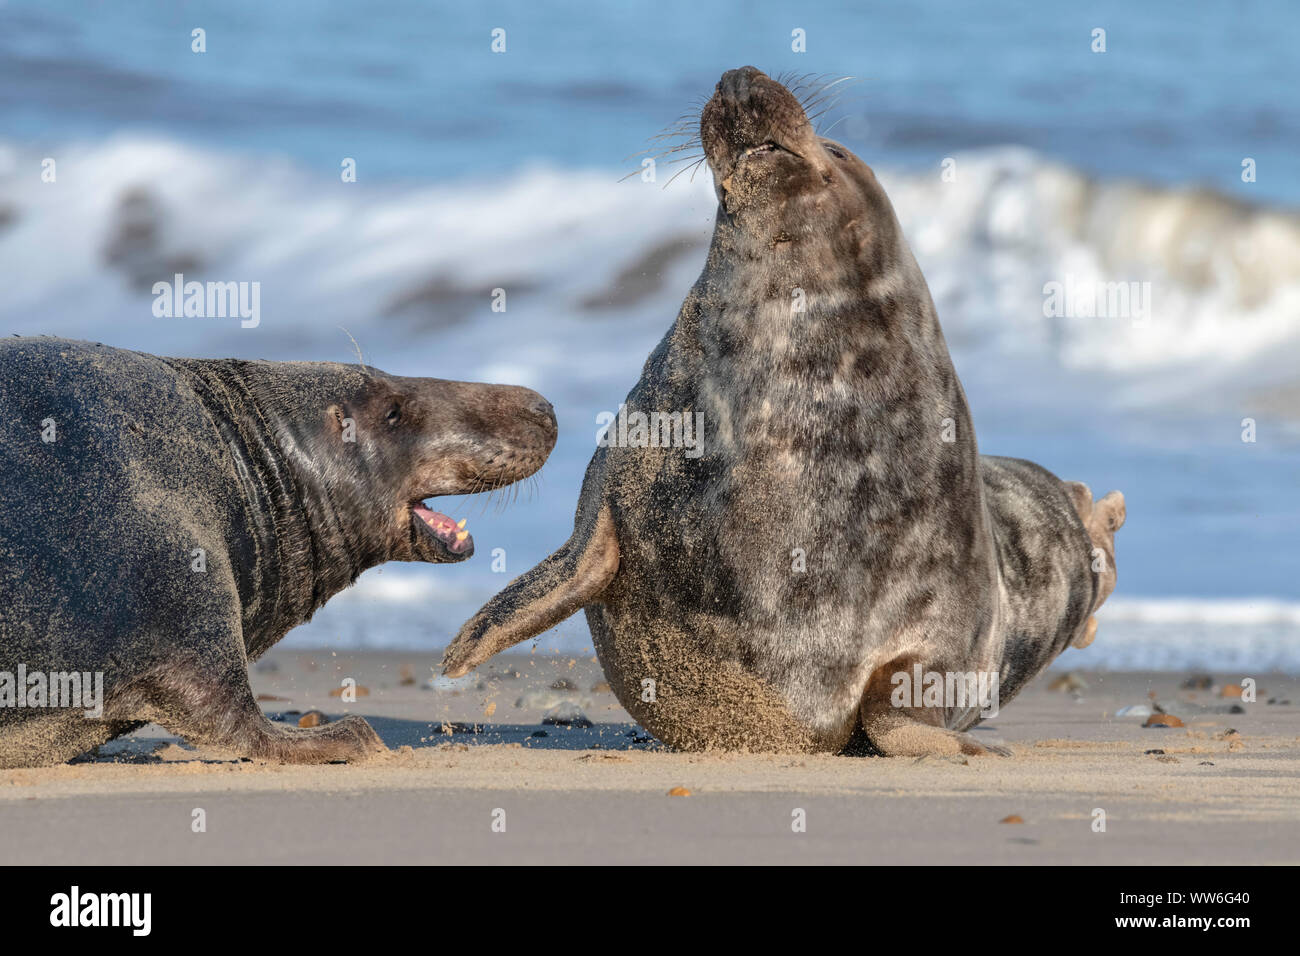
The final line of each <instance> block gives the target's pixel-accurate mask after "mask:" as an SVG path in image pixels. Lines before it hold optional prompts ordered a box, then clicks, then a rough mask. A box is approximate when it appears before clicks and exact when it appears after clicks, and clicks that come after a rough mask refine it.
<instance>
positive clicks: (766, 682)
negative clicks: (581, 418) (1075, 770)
mask: <svg viewBox="0 0 1300 956" xmlns="http://www.w3.org/2000/svg"><path fill="white" fill-rule="evenodd" d="M700 133H701V140H702V144H703V147H704V151H705V155H706V158H707V160H708V163H709V166H710V168H711V170H712V172H713V177H714V182H715V184H716V190H717V194H718V202H719V205H718V211H717V219H716V226H715V229H714V234H713V241H712V245H711V247H710V249H709V253H708V259H707V263H706V265H705V268H704V272H703V274H702V275H701V276H700V278H699V280H698V281H697V282H696V284H695V286H694V288H693V289H692V290H691V292H690V294H689V295H688V296H687V298H686V301H685V303H684V304H683V305H682V309H681V312H680V313H679V315H678V317H677V321H676V323H675V324H674V325H673V327H672V328H671V329H670V330H669V332H668V334H667V335H666V336H665V337H664V339H663V341H662V342H661V343H660V345H659V346H658V348H657V349H656V350H655V351H654V353H653V354H652V355H651V356H650V358H649V361H647V363H646V365H645V369H644V371H643V372H642V375H641V380H640V382H638V383H637V385H636V387H635V388H633V389H632V391H631V393H630V394H629V395H628V397H627V400H626V411H625V414H626V416H628V417H629V418H630V417H631V416H633V415H637V414H640V415H644V416H646V418H645V421H650V422H654V421H656V420H658V421H659V422H660V423H661V428H662V423H663V422H665V421H667V422H669V423H671V422H673V421H675V419H674V418H673V417H672V416H675V415H681V416H682V418H683V419H684V418H686V417H687V416H691V418H692V420H694V416H695V415H702V416H703V418H702V420H703V423H704V442H703V453H702V454H700V452H699V449H698V448H694V449H692V450H691V454H684V453H683V451H682V449H680V448H673V447H671V445H672V444H673V443H672V441H663V440H652V441H650V442H648V443H646V442H637V443H635V444H636V445H637V447H627V446H620V445H619V444H618V442H614V443H613V447H601V448H599V449H598V450H597V452H596V454H595V456H594V457H593V458H592V461H591V464H590V466H589V467H588V469H587V475H586V479H585V481H584V483H583V487H582V493H581V498H580V500H579V502H578V510H577V519H576V522H575V529H574V533H573V536H572V537H571V538H570V539H569V541H568V543H566V544H565V545H564V546H563V547H562V548H560V549H559V550H558V551H557V552H555V553H554V554H552V555H551V556H550V557H549V558H547V559H546V560H545V561H544V562H542V563H541V564H540V565H538V566H537V567H535V568H533V569H532V570H531V571H528V572H527V573H525V574H524V575H522V576H521V577H520V578H518V579H517V580H515V581H514V582H512V583H511V584H510V585H509V586H508V587H507V588H506V589H505V590H504V591H502V592H501V593H500V594H499V595H497V596H496V597H495V598H493V599H492V600H491V601H490V602H488V604H487V605H486V606H484V607H483V609H482V610H480V611H479V612H478V614H477V615H475V616H474V617H473V618H472V619H471V620H470V621H468V622H467V623H466V624H465V626H464V627H463V628H462V629H461V631H460V633H459V634H458V635H457V637H456V639H455V640H454V641H453V643H452V644H451V646H450V647H449V648H448V650H447V653H446V658H445V661H444V664H445V668H446V672H447V674H449V675H452V676H455V675H459V674H463V673H465V672H466V671H467V670H469V669H470V668H472V667H475V666H477V665H478V664H479V663H480V662H481V661H483V660H485V659H486V658H487V657H489V656H490V655H492V654H494V653H496V652H497V651H500V650H502V649H503V648H506V647H509V646H511V645H513V644H515V643H517V642H519V641H521V640H524V639H526V638H528V637H532V636H533V635H536V634H538V633H540V632H542V631H543V630H545V629H547V628H549V627H551V626H552V625H554V624H556V623H558V622H559V621H561V620H563V619H564V618H565V617H567V616H568V615H570V614H572V613H573V612H574V611H576V610H577V609H578V608H585V609H586V612H587V621H588V623H589V625H590V628H591V633H592V637H593V639H594V641H595V647H596V652H597V654H598V655H599V657H600V661H601V664H602V665H603V667H604V669H605V673H606V675H607V676H608V678H609V682H610V685H611V687H612V688H613V690H614V692H615V694H617V696H618V699H619V701H620V703H622V705H623V706H624V707H625V708H627V710H628V711H629V712H630V713H631V714H632V715H633V716H634V717H635V718H636V719H637V720H638V721H640V722H641V723H642V724H643V725H644V726H645V727H646V728H647V729H649V730H650V731H651V732H653V733H654V734H655V735H657V736H658V737H660V738H661V739H663V740H664V741H665V742H667V743H668V744H670V745H672V746H674V747H679V748H682V749H687V750H697V749H704V748H711V747H717V748H727V749H752V750H782V751H840V750H844V749H846V748H847V749H851V750H854V751H860V750H874V751H875V752H878V753H883V754H930V753H957V752H962V753H968V754H979V753H985V752H987V750H988V749H994V748H986V747H985V746H983V745H981V744H980V743H979V742H977V741H976V740H975V738H974V737H973V736H971V735H970V734H967V733H965V731H966V730H967V729H968V728H969V727H971V726H972V725H973V724H974V723H976V722H977V721H978V720H979V719H980V717H981V712H982V711H983V712H985V713H987V709H986V708H987V706H988V703H989V702H988V701H987V700H985V699H984V697H983V696H981V695H980V694H978V693H976V692H974V688H976V687H980V688H981V689H984V688H988V687H992V688H994V689H995V690H996V696H997V700H996V701H995V702H994V703H997V704H999V705H1000V704H1005V703H1006V702H1007V701H1009V700H1010V699H1011V698H1012V697H1013V696H1014V695H1015V693H1016V692H1017V691H1018V690H1019V689H1020V688H1021V687H1022V686H1023V685H1024V684H1025V682H1026V681H1028V680H1029V679H1030V678H1032V677H1033V676H1034V675H1036V674H1038V673H1039V672H1040V671H1041V670H1043V668H1045V667H1046V666H1047V665H1048V664H1049V663H1050V662H1051V661H1052V660H1053V659H1054V658H1055V657H1056V656H1057V655H1058V654H1060V653H1061V652H1062V651H1063V650H1064V649H1065V648H1066V647H1067V646H1069V645H1070V644H1071V643H1074V644H1076V645H1082V644H1085V643H1086V642H1087V641H1089V640H1091V636H1092V633H1093V628H1095V623H1093V621H1092V614H1093V612H1094V611H1096V609H1097V608H1098V607H1099V606H1100V605H1101V603H1102V601H1103V600H1105V598H1106V597H1107V596H1108V595H1109V594H1110V592H1111V590H1112V589H1113V588H1114V586H1115V565H1114V547H1113V535H1114V532H1115V530H1116V529H1118V528H1119V526H1120V525H1121V524H1122V523H1123V520H1124V501H1123V497H1122V496H1121V495H1120V494H1119V493H1118V492H1112V493H1111V494H1109V495H1107V496H1106V497H1105V498H1103V499H1101V500H1100V501H1098V502H1097V503H1096V504H1095V505H1094V504H1093V502H1092V498H1091V495H1090V494H1089V493H1088V491H1087V489H1086V488H1085V487H1084V486H1083V485H1080V484H1078V483H1073V482H1062V481H1060V480H1058V479H1057V478H1055V477H1054V476H1052V475H1051V474H1050V473H1048V472H1047V471H1045V470H1044V469H1042V468H1040V467H1039V466H1037V465H1034V464H1031V463H1029V462H1026V461H1019V460H1014V459H1008V458H993V457H981V456H980V454H979V452H978V450H977V447H976V442H975V433H974V430H973V428H972V427H971V417H970V413H969V411H968V409H967V405H966V398H965V395H964V394H963V392H962V388H961V384H960V383H959V382H958V379H957V375H956V372H955V371H954V369H953V365H952V361H951V359H950V358H949V355H948V349H947V346H946V345H945V343H944V339H943V334H942V332H941V331H940V328H939V321H938V318H937V316H936V314H935V309H934V305H933V303H932V301H931V299H930V294H929V290H928V289H927V287H926V284H925V280H924V278H923V277H922V275H921V272H920V269H919V268H918V267H917V264H916V262H915V260H914V259H913V257H912V254H911V251H910V250H909V249H908V246H907V243H906V241H905V240H904V238H903V234H902V230H901V229H900V227H899V225H898V221H897V219H896V218H895V216H894V212H893V209H892V207H891V205H890V202H889V200H888V198H887V197H886V196H885V193H884V191H883V190H882V189H881V187H880V185H879V184H878V183H877V181H876V178H875V175H874V174H873V173H872V171H871V169H870V168H869V167H868V166H867V165H866V164H865V163H863V162H862V161H861V160H859V159H858V158H857V157H855V156H854V155H853V154H852V153H850V152H849V150H848V149H846V148H845V147H844V146H843V145H841V144H839V143H837V142H833V141H831V140H828V139H824V138H820V137H818V136H817V135H816V134H815V133H814V131H813V128H812V126H811V124H810V123H809V120H808V118H807V115H806V113H805V111H804V109H803V108H802V106H801V104H800V103H799V101H798V100H797V99H796V98H795V97H794V96H793V95H792V94H791V93H790V91H789V90H787V89H786V88H785V87H784V86H782V85H781V84H780V83H778V82H776V81H774V80H772V79H771V78H769V77H767V76H766V75H764V74H763V73H761V72H759V71H758V70H756V69H754V68H752V67H745V68H743V69H739V70H732V71H730V72H728V73H726V74H725V75H724V76H723V77H722V79H721V81H720V82H719V83H718V85H717V90H716V92H715V94H714V95H713V97H712V99H710V100H709V102H708V103H707V105H706V106H705V107H704V110H703V113H702V116H701V120H700ZM656 416H658V417H657V419H656ZM669 437H670V438H671V435H669ZM659 438H660V439H662V438H663V436H662V435H660V436H659ZM643 446H644V447H643ZM935 675H937V677H938V682H939V684H938V690H939V692H938V693H937V694H934V693H931V691H933V690H934V677H935ZM914 679H919V681H920V682H921V683H922V684H924V689H925V691H926V692H925V693H923V692H922V690H923V688H922V687H920V686H915V687H908V686H907V685H908V684H910V683H911V682H912V681H913V680H914ZM997 749H1000V748H997Z"/></svg>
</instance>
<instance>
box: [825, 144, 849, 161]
mask: <svg viewBox="0 0 1300 956" xmlns="http://www.w3.org/2000/svg"><path fill="white" fill-rule="evenodd" d="M822 145H823V146H825V145H826V144H825V143H823V144H822ZM826 152H828V153H830V154H831V155H832V156H834V157H835V158H836V159H843V158H844V154H843V153H841V152H840V151H839V150H838V149H836V148H835V147H834V146H826Z"/></svg>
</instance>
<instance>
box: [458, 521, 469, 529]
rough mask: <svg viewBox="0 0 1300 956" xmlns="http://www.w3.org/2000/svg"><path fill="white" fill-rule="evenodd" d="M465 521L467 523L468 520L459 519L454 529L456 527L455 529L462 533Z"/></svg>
mask: <svg viewBox="0 0 1300 956" xmlns="http://www.w3.org/2000/svg"><path fill="white" fill-rule="evenodd" d="M467 521H469V519H468V518H461V519H460V520H459V521H457V522H456V527H457V528H460V529H461V530H462V531H464V530H465V522H467Z"/></svg>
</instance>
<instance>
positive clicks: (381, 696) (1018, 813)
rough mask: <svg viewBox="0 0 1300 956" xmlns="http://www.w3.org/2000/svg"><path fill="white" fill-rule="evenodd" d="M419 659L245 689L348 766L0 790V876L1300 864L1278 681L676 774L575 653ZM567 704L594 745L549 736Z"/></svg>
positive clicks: (265, 680)
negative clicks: (507, 867) (109, 871)
mask: <svg viewBox="0 0 1300 956" xmlns="http://www.w3.org/2000/svg"><path fill="white" fill-rule="evenodd" d="M437 660H438V655H437V654H430V655H428V656H425V655H421V654H418V653H410V652H371V653H346V654H345V653H335V652H332V651H328V650H325V651H319V652H314V653H312V652H302V651H295V650H283V651H273V652H272V653H271V654H270V655H268V656H267V658H265V659H264V660H263V661H261V662H259V663H258V664H257V665H256V666H255V667H254V668H253V670H252V679H253V686H254V689H255V690H256V691H257V693H258V694H259V696H260V697H261V698H262V706H263V707H264V709H265V710H266V712H267V713H268V714H269V715H272V716H273V718H278V719H281V720H284V721H286V722H292V723H297V722H298V721H299V720H300V719H301V716H302V714H304V713H307V712H309V711H312V710H320V711H322V712H323V713H324V714H326V715H328V716H331V717H338V716H339V715H340V714H343V713H348V712H351V713H359V714H362V715H364V716H365V717H366V718H367V719H368V720H369V721H370V722H371V724H372V725H373V726H374V728H375V729H376V730H377V731H378V732H379V734H380V735H381V736H382V737H383V739H384V741H385V743H387V745H388V746H389V747H390V748H391V752H390V753H388V754H384V755H381V756H380V757H378V758H376V759H375V760H373V761H370V762H368V763H365V764H358V765H328V766H317V767H284V766H276V765H268V764H261V763H256V762H249V761H240V760H232V759H230V758H229V757H228V756H226V755H222V754H217V753H210V752H206V751H203V750H195V749H192V748H190V747H188V746H187V745H184V744H182V743H181V742H180V741H178V740H177V739H176V738H175V737H173V736H171V735H169V734H167V733H166V732H165V731H163V730H162V729H160V728H157V727H146V728H143V729H141V730H140V731H138V732H137V733H135V734H133V735H131V736H130V737H127V738H123V739H121V740H119V741H114V742H113V743H111V744H109V745H107V746H105V747H103V748H101V750H100V752H99V753H97V754H95V755H92V756H90V757H87V758H83V759H81V760H79V761H77V762H75V763H73V764H69V765H65V766H59V767H50V768H40V769H21V770H5V771H0V833H3V839H4V841H5V845H6V848H7V850H8V852H7V854H6V856H7V859H8V860H9V861H10V862H13V863H61V864H81V863H95V864H99V863H105V864H108V863H126V864H136V863H198V864H226V863H286V864H287V863H336V864H337V863H344V864H352V863H506V862H518V863H557V862H558V863H722V862H748V863H797V862H804V861H806V862H818V863H828V862H833V863H877V864H892V865H898V864H935V863H958V864H974V863H984V864H990V863H991V864H1049V863H1050V864H1064V863H1075V864H1111V863H1114V864H1183V863H1186V864H1202V863H1204V864H1278V863H1295V862H1297V861H1300V706H1297V705H1300V681H1297V680H1296V679H1294V678H1288V677H1283V676H1276V675H1274V676H1255V680H1256V682H1257V686H1258V694H1257V700H1256V701H1255V702H1253V703H1243V702H1242V701H1240V700H1239V699H1234V698H1232V697H1224V696H1221V695H1222V693H1223V691H1222V690H1221V687H1222V686H1223V685H1224V684H1229V685H1232V684H1233V683H1234V682H1235V681H1236V680H1240V677H1239V676H1236V675H1234V676H1232V677H1229V676H1228V675H1222V674H1218V675H1213V676H1214V680H1213V685H1212V686H1211V687H1209V688H1201V689H1195V690H1193V689H1190V688H1186V687H1184V686H1183V685H1184V683H1185V682H1186V681H1187V679H1188V677H1189V676H1190V675H1187V674H1176V673H1106V674H1102V673H1089V672H1064V671H1059V670H1057V671H1052V672H1049V673H1048V674H1046V675H1044V676H1043V677H1041V678H1040V679H1039V680H1038V681H1036V682H1035V683H1034V684H1033V685H1032V686H1031V687H1030V688H1029V689H1028V690H1026V691H1025V692H1024V693H1023V694H1022V695H1021V696H1020V697H1019V698H1017V699H1016V700H1015V701H1013V702H1012V703H1010V704H1008V705H1006V707H1005V709H1004V710H1003V711H1002V712H1001V713H1000V714H999V715H998V716H997V717H996V718H994V719H992V720H989V721H987V722H986V723H985V724H984V725H981V726H980V727H979V728H977V729H976V730H975V731H974V733H975V734H976V735H977V736H979V737H981V738H983V739H987V740H990V741H995V742H1001V743H1006V744H1008V745H1010V746H1011V747H1012V749H1013V755H1012V756H1011V757H1006V758H1002V757H981V758H950V759H935V758H924V759H920V760H917V759H912V758H855V757H834V756H797V757H791V756H788V755H787V756H774V755H762V754H721V753H719V754H681V753H671V752H668V751H666V750H665V749H663V748H662V747H661V746H660V745H659V744H658V743H657V742H655V741H653V740H651V739H649V738H647V737H646V736H645V735H644V734H643V733H642V732H640V731H639V730H638V729H637V727H636V725H635V724H633V723H632V722H631V721H630V719H629V718H628V715H627V714H626V712H624V711H623V709H622V708H621V707H619V706H618V704H617V702H616V701H615V699H614V697H613V695H612V694H610V693H609V691H608V690H607V689H606V687H605V686H604V683H603V677H602V675H601V672H600V669H599V667H598V665H597V664H596V663H595V662H594V661H593V659H592V658H591V657H589V656H588V657H571V656H567V655H557V654H551V653H543V652H541V651H539V652H537V653H535V654H532V655H527V654H513V655H503V656H501V657H500V658H497V659H495V660H493V661H491V662H489V664H488V665H486V666H485V667H484V668H483V669H481V671H480V672H478V673H476V674H471V675H469V676H468V677H467V678H464V679H462V680H460V681H456V682H451V683H449V682H446V681H442V680H437V679H433V676H434V675H433V671H432V669H431V665H432V664H433V663H435V662H436V661H437ZM1067 673H1068V674H1069V676H1068V677H1065V678H1064V679H1063V675H1065V674H1067ZM345 678H352V679H354V680H355V681H356V682H357V684H358V685H359V687H360V688H363V689H364V690H365V691H366V693H360V692H359V694H358V698H357V700H356V702H355V703H347V704H345V703H343V701H342V698H341V697H339V696H331V693H330V692H331V691H332V690H335V689H338V688H340V687H341V684H342V681H343V680H344V679H345ZM575 706H576V707H577V708H578V709H579V710H580V711H581V714H582V715H583V716H585V717H586V719H587V720H588V721H589V722H590V723H591V726H590V727H584V726H575V725H574V724H572V723H570V724H568V725H565V724H556V723H543V720H544V719H545V718H546V716H547V715H548V714H552V715H554V716H558V717H559V718H560V719H564V718H566V717H575V716H577V715H575V714H573V713H572V710H573V708H574V707H575ZM1124 707H1145V708H1147V709H1152V708H1156V709H1163V710H1164V711H1165V712H1167V713H1169V714H1172V715H1175V716H1176V717H1178V718H1179V719H1180V720H1181V721H1182V723H1183V725H1184V726H1182V727H1173V728H1154V727H1144V726H1143V724H1144V723H1145V722H1146V719H1145V717H1143V716H1132V715H1129V716H1116V712H1117V711H1119V710H1120V709H1121V708H1124ZM581 722H582V721H579V723H581ZM681 791H688V794H682V793H681ZM670 792H675V794H677V795H673V794H670ZM196 810H202V811H203V812H202V814H201V818H202V820H203V822H204V823H205V826H206V828H205V829H204V830H203V831H202V832H195V825H194V820H195V819H196V813H195V811H196ZM1097 810H1104V811H1105V831H1104V832H1099V831H1098V830H1095V829H1094V826H1095V823H1094V821H1095V820H1096V819H1097V818H1098V817H1097V814H1096V813H1095V811H1097ZM1008 817H1011V818H1019V819H1020V820H1022V821H1023V822H1020V823H1004V822H1001V821H1004V820H1006V819H1007V818H1008ZM800 821H802V822H803V823H804V826H803V828H802V829H799V828H798V824H799V823H800Z"/></svg>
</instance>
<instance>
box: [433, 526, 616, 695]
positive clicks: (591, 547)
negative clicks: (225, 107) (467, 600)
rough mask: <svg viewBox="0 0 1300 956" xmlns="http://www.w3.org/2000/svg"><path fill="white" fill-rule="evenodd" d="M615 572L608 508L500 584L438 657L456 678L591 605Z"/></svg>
mask: <svg viewBox="0 0 1300 956" xmlns="http://www.w3.org/2000/svg"><path fill="white" fill-rule="evenodd" d="M617 573H618V538H617V536H616V535H615V533H614V519H613V516H612V515H611V514H610V511H609V506H608V505H602V506H601V508H600V510H599V512H597V514H596V518H595V520H594V521H591V522H588V523H584V524H582V525H580V526H579V527H578V528H577V529H575V530H574V533H573V537H571V538H569V540H568V541H567V542H566V543H565V545H564V546H563V547H562V548H560V549H559V550H558V551H556V552H555V553H554V554H552V555H551V556H550V557H548V558H547V559H546V560H545V561H543V562H542V563H541V564H539V565H537V566H536V567H535V568H533V569H532V570H531V571H528V572H526V573H524V574H522V575H520V576H519V577H518V578H516V579H515V580H514V581H512V582H510V584H509V585H508V586H507V587H506V589H505V590H504V591H502V592H501V593H500V594H498V595H497V596H496V597H494V598H492V600H490V601H488V603H487V604H485V605H484V606H483V608H482V609H481V610H480V611H479V612H478V613H477V614H475V615H474V616H473V617H472V618H470V620H469V621H467V622H466V623H465V624H464V626H462V627H461V629H460V633H458V634H457V635H456V638H455V640H453V641H452V642H451V644H450V645H449V646H448V647H447V651H446V653H445V654H444V655H443V659H442V672H443V674H445V675H446V676H448V677H460V676H462V675H463V674H467V673H468V672H469V671H471V670H473V669H474V668H475V667H478V665H479V664H482V663H483V662H484V661H485V660H487V659H488V658H489V657H491V656H492V655H493V654H497V653H499V652H500V651H503V650H505V649H506V648H508V647H513V646H514V645H516V644H518V643H519V642H520V641H526V640H527V639H528V638H530V637H535V636H537V635H538V634H541V633H542V632H543V631H545V630H547V629H548V628H551V627H554V626H555V625H556V624H559V623H560V622H561V621H563V620H564V619H565V618H566V617H569V616H570V615H572V614H574V613H576V612H577V611H578V610H579V609H580V608H582V607H583V606H584V605H587V604H589V603H591V601H592V600H593V599H594V598H596V597H597V596H598V595H599V594H600V593H601V592H602V591H604V590H605V588H606V587H607V586H608V585H609V582H610V581H612V580H613V579H614V575H615V574H617Z"/></svg>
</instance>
